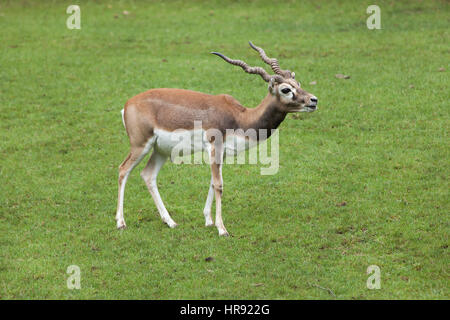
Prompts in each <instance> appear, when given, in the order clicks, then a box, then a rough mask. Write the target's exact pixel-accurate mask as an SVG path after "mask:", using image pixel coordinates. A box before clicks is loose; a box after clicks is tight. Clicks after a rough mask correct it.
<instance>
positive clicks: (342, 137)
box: [0, 1, 450, 299]
mask: <svg viewBox="0 0 450 320" xmlns="http://www.w3.org/2000/svg"><path fill="white" fill-rule="evenodd" d="M69 4H70V3H69V2H67V1H46V2H36V1H6V2H5V1H2V2H1V3H0V39H1V44H0V133H1V139H0V157H1V159H0V178H1V184H0V194H1V195H0V298H1V299H24V298H25V299H39V298H41V299H42V298H43V299H112V298H118V299H125V298H131V299H181V298H188V299H222V298H227V299H235V298H236V299H305V298H309V299H336V298H337V299H388V298H412V299H448V298H450V281H449V279H450V278H449V262H450V259H449V251H448V245H449V211H450V206H449V180H448V173H449V150H450V148H449V147H450V146H449V134H448V133H449V124H450V123H449V104H448V101H449V90H448V87H449V77H448V72H449V67H450V66H449V53H450V48H449V43H450V42H449V41H450V37H449V29H450V28H449V27H450V24H449V13H450V12H449V4H448V2H446V1H377V2H376V4H377V5H379V6H380V8H381V27H382V29H381V30H368V29H367V27H366V19H367V18H368V17H369V14H367V13H366V8H367V6H368V5H370V4H373V3H372V1H369V2H364V1H307V2H302V3H297V2H296V1H290V2H284V3H279V2H274V1H249V2H229V3H227V2H225V1H208V2H197V1H192V2H190V3H186V2H181V1H177V2H174V1H165V2H154V3H147V2H144V1H117V2H114V1H95V2H94V1H77V2H76V4H78V5H79V6H80V7H81V30H69V29H67V28H66V19H67V18H68V16H69V15H68V14H66V8H67V6H68V5H69ZM74 4H75V3H74ZM124 11H128V12H125V13H128V14H124ZM248 40H252V41H253V42H254V43H255V44H256V45H259V46H262V47H263V48H264V49H265V50H266V52H267V53H268V54H269V56H275V57H277V58H278V59H279V61H280V64H281V67H282V68H287V69H290V70H294V71H295V72H296V74H297V78H298V79H299V80H300V81H301V82H302V85H303V87H304V88H305V89H306V90H307V91H309V92H311V93H313V94H315V95H316V96H317V97H318V98H319V109H318V111H316V112H315V113H312V114H306V115H304V114H302V115H289V116H288V117H287V119H286V120H285V121H284V122H283V123H282V124H281V126H280V131H279V137H280V138H279V139H280V169H279V171H278V173H277V174H276V175H273V176H270V175H269V176H262V175H260V169H261V167H262V165H249V164H246V165H228V166H225V167H224V170H223V176H224V195H223V202H222V205H223V216H224V223H225V226H226V227H227V229H228V231H229V232H230V233H231V234H232V235H233V237H229V238H221V237H219V236H218V234H217V230H216V229H215V228H205V227H204V217H203V213H202V211H203V206H204V202H205V200H206V196H207V192H208V184H209V179H210V169H209V166H208V165H206V164H204V165H175V164H172V163H167V164H166V165H165V166H164V168H163V169H162V171H161V174H160V175H159V179H158V184H159V190H160V193H161V196H162V198H163V200H164V202H165V204H166V206H167V209H168V210H169V212H170V213H171V215H172V217H173V219H174V220H175V221H176V222H177V223H178V224H179V226H178V227H177V228H175V229H169V228H168V227H167V226H166V225H165V224H164V223H163V222H162V221H161V219H160V217H159V214H158V212H157V210H156V207H155V205H154V203H153V200H152V199H151V196H150V194H149V193H148V191H147V189H146V186H145V184H144V182H143V181H142V180H141V178H140V176H139V171H140V170H141V169H142V168H143V166H144V165H145V161H143V162H142V163H141V164H140V166H139V167H138V168H137V169H136V170H135V171H134V172H133V174H132V175H131V176H130V179H129V180H128V184H127V189H126V193H125V220H126V222H127V225H128V228H127V229H125V230H121V231H118V230H116V228H115V220H114V216H115V210H116V201H117V174H118V170H117V168H118V166H119V164H120V163H121V162H122V161H123V160H124V158H125V156H126V155H127V153H128V150H129V143H128V138H127V136H126V133H125V130H124V128H123V125H122V120H121V117H120V110H121V109H122V108H123V105H124V103H125V102H126V100H127V99H129V98H131V97H132V96H134V95H136V94H138V93H140V92H143V91H145V90H147V89H149V88H158V87H174V88H185V89H191V90H196V91H201V92H206V93H211V94H220V93H227V94H231V95H233V96H234V97H235V98H236V99H238V100H239V101H240V102H241V103H242V104H243V105H245V106H248V107H253V106H256V105H258V104H259V102H260V101H261V99H262V98H263V97H264V96H265V95H266V92H267V85H266V84H265V83H264V82H263V81H262V80H261V79H260V77H259V76H256V75H248V74H245V73H244V72H243V71H242V70H240V69H239V68H237V67H233V66H231V65H229V64H226V63H225V62H223V61H222V60H221V59H220V58H218V57H215V56H213V55H211V54H209V52H211V51H220V52H222V53H224V54H226V55H229V56H230V57H233V58H240V59H243V60H246V61H247V62H248V63H249V64H251V65H259V66H263V62H261V61H260V60H259V57H258V55H257V54H256V53H255V52H254V51H253V50H251V49H250V48H249V47H248V45H247V41H248ZM338 73H342V74H346V75H349V76H350V79H338V78H336V77H335V75H336V74H338ZM311 82H313V84H311ZM314 82H315V84H314ZM208 257H212V259H206V258H208ZM205 259H206V260H205ZM69 265H78V266H79V267H80V269H81V290H69V289H68V288H67V286H66V280H67V278H68V276H69V275H68V274H67V273H66V269H67V267H68V266H69ZM369 265H377V266H379V267H380V270H381V289H379V290H369V289H367V287H366V281H367V278H368V275H367V274H366V269H367V267H368V266H369Z"/></svg>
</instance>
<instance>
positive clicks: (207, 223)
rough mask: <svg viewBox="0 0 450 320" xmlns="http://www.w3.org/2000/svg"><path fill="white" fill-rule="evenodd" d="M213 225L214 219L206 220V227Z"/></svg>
mask: <svg viewBox="0 0 450 320" xmlns="http://www.w3.org/2000/svg"><path fill="white" fill-rule="evenodd" d="M213 225H214V222H212V221H206V222H205V227H212V226H213Z"/></svg>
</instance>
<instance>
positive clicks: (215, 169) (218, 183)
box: [211, 144, 229, 236]
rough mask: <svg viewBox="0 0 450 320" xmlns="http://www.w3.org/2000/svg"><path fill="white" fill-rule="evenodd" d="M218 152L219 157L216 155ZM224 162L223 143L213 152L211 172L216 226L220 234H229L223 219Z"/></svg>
mask: <svg viewBox="0 0 450 320" xmlns="http://www.w3.org/2000/svg"><path fill="white" fill-rule="evenodd" d="M216 154H217V157H216V156H215V155H216ZM222 162H223V145H222V144H221V145H220V146H217V145H216V146H215V147H214V148H213V150H212V152H211V174H212V179H213V189H214V194H215V196H216V227H217V230H219V236H229V234H228V231H227V229H225V226H224V225H223V221H222V191H223V181H222Z"/></svg>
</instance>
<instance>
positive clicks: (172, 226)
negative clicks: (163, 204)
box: [166, 221, 178, 229]
mask: <svg viewBox="0 0 450 320" xmlns="http://www.w3.org/2000/svg"><path fill="white" fill-rule="evenodd" d="M166 223H167V225H168V226H169V228H172V229H173V228H175V227H176V226H178V224H176V223H175V221H169V222H166Z"/></svg>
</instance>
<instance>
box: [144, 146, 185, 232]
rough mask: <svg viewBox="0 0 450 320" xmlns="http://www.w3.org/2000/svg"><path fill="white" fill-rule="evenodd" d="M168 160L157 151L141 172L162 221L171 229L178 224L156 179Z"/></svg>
mask: <svg viewBox="0 0 450 320" xmlns="http://www.w3.org/2000/svg"><path fill="white" fill-rule="evenodd" d="M166 160H167V156H166V155H162V154H160V153H159V152H157V151H156V150H155V151H153V154H152V155H151V157H150V160H149V161H148V163H147V165H146V166H145V168H144V170H142V172H141V177H142V179H144V181H145V184H146V185H147V188H148V191H150V194H151V195H152V197H153V201H155V205H156V208H157V209H158V212H159V214H160V216H161V219H162V220H163V221H164V222H165V223H167V225H168V226H169V227H171V228H175V227H176V226H177V224H176V223H175V221H173V220H172V218H171V217H170V215H169V212H168V211H167V209H166V207H165V206H164V203H163V201H162V199H161V196H160V195H159V191H158V185H157V183H156V178H157V177H158V173H159V170H161V167H162V166H163V165H164V163H165V162H166Z"/></svg>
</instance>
